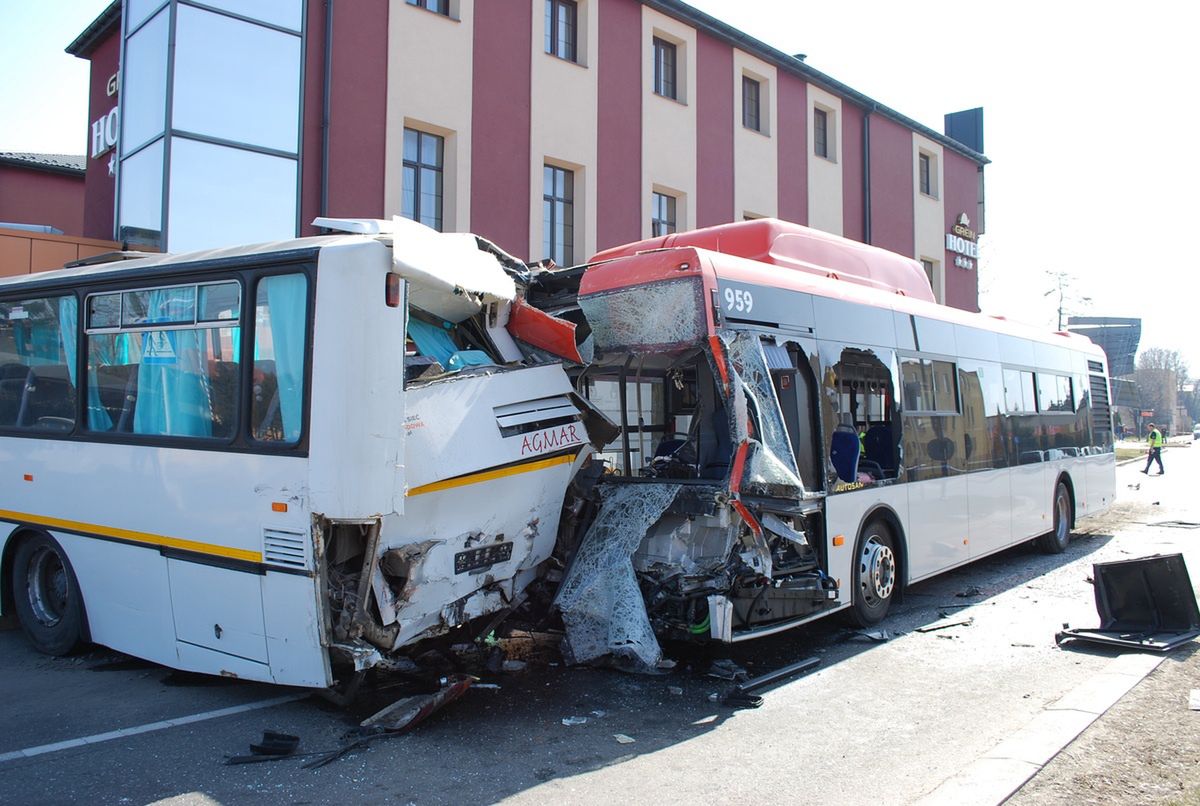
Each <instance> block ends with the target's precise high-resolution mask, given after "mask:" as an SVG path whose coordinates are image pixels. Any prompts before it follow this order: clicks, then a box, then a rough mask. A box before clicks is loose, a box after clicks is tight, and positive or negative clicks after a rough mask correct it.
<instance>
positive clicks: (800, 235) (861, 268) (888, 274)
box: [589, 218, 934, 302]
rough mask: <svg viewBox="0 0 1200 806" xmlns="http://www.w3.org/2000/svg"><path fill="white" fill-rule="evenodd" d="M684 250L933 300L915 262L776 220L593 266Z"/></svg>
mask: <svg viewBox="0 0 1200 806" xmlns="http://www.w3.org/2000/svg"><path fill="white" fill-rule="evenodd" d="M683 246H692V247H697V248H700V249H706V250H708V251H711V252H720V253H722V254H726V255H734V256H736V257H743V258H747V259H749V260H754V261H757V262H759V263H766V264H769V265H772V266H779V267H781V268H786V269H792V270H794V271H799V272H806V273H808V274H815V275H818V276H820V277H828V278H831V279H835V280H844V281H846V282H850V283H855V284H857V285H864V286H867V287H869V288H874V289H877V290H879V291H887V292H890V293H895V294H901V295H903V296H907V297H913V298H915V299H922V300H926V301H928V302H933V301H934V297H933V290H932V289H931V288H930V287H929V280H928V278H926V276H925V270H924V269H922V268H921V264H920V263H917V261H915V260H912V259H911V258H906V257H903V256H902V255H898V254H896V253H895V252H889V251H887V250H886V249H880V248H878V247H875V246H869V245H867V244H864V243H859V242H858V241H852V240H850V239H849V238H842V237H840V236H837V235H831V234H830V233H828V232H822V231H821V230H816V229H812V228H810V227H804V226H801V225H800V224H793V223H791V222H788V221H781V220H779V219H777V218H759V219H755V220H753V221H739V222H736V223H733V224H721V225H719V226H715V227H706V228H704V229H697V230H691V231H689V232H680V233H674V234H671V235H664V236H661V237H658V238H649V239H647V240H644V241H638V242H637V243H632V244H626V245H624V246H618V247H614V248H612V249H606V250H604V251H603V252H600V253H598V254H596V255H595V256H593V257H592V259H591V260H590V261H589V263H598V262H601V261H605V260H612V259H614V258H619V257H629V256H631V255H635V254H637V253H639V252H646V251H649V250H654V249H670V248H677V247H683Z"/></svg>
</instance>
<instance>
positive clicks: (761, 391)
mask: <svg viewBox="0 0 1200 806" xmlns="http://www.w3.org/2000/svg"><path fill="white" fill-rule="evenodd" d="M718 335H719V336H720V338H721V342H722V344H723V345H724V347H725V354H726V355H727V356H728V361H729V370H730V373H729V374H730V378H731V381H732V382H731V387H732V388H731V397H732V401H731V402H732V404H733V405H731V406H727V407H726V408H727V410H729V411H730V412H732V416H733V421H732V422H731V423H730V427H731V434H732V435H733V437H734V442H735V443H740V442H743V441H745V442H748V443H749V445H750V451H749V455H748V457H747V460H746V470H745V473H744V474H743V476H742V480H741V487H742V489H747V488H750V489H753V488H759V490H758V491H760V492H765V493H771V492H774V493H779V492H780V491H779V490H778V488H779V487H787V488H792V489H791V491H790V492H788V493H787V494H789V495H796V494H802V493H803V492H804V483H803V482H802V481H800V471H799V470H798V469H797V467H796V457H795V454H794V453H793V452H792V444H791V441H790V440H789V439H788V433H787V426H785V425H784V422H783V412H782V410H781V409H780V406H779V399H778V398H777V397H776V395H775V386H774V384H773V383H772V382H771V371H770V369H769V368H768V366H767V357H766V354H765V353H764V352H763V347H762V341H761V339H760V338H759V336H758V334H756V333H749V332H746V331H734V330H722V331H720V332H719V333H718ZM717 360H720V359H719V358H718V359H717ZM748 423H753V429H751V428H750V427H749V426H748Z"/></svg>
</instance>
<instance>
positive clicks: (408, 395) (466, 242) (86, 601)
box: [0, 220, 607, 687]
mask: <svg viewBox="0 0 1200 806" xmlns="http://www.w3.org/2000/svg"><path fill="white" fill-rule="evenodd" d="M319 223H324V224H325V225H327V226H330V227H334V228H336V227H339V226H340V227H343V228H346V229H352V230H357V232H356V233H354V234H338V235H331V236H323V237H318V238H307V239H300V240H295V241H290V242H286V243H275V244H269V245H262V246H252V247H237V248H228V249H219V250H214V251H209V252H201V253H195V254H186V255H154V256H140V257H138V258H137V259H130V260H118V261H115V262H111V261H110V262H106V263H96V264H94V265H78V266H75V267H71V268H66V269H63V270H59V271H52V272H47V273H43V274H35V275H29V276H24V277H19V278H9V279H6V280H4V281H0V468H3V473H4V481H3V483H2V484H0V564H2V567H0V571H2V573H0V606H2V608H3V611H4V612H6V613H7V612H12V611H15V612H16V614H17V616H18V618H19V621H20V623H21V625H22V627H23V629H24V630H25V632H26V633H27V634H28V636H29V638H30V639H31V640H32V642H33V644H34V645H35V646H36V647H37V648H38V649H40V650H42V651H44V652H48V653H54V654H61V653H66V652H68V651H70V650H71V649H72V647H74V646H75V645H77V644H78V643H79V642H81V641H92V642H95V643H99V644H102V645H105V646H109V647H112V648H114V649H117V650H120V651H122V652H126V653H128V654H131V655H134V656H137V657H140V658H145V659H148V660H151V661H155V662H157V663H161V664H164V665H166V666H170V667H175V668H179V669H185V670H191V671H198V672H205V673H210V674H220V675H228V676H234V677H238V678H245V679H250V680H260V681H271V682H276V683H283V684H290V685H297V686H311V687H326V686H331V685H333V684H334V683H335V681H338V682H342V683H346V682H348V681H350V680H353V679H354V677H355V673H356V672H361V671H362V670H364V669H366V668H368V667H370V666H372V665H376V664H380V663H386V662H387V660H388V658H389V656H390V655H391V653H393V651H394V650H399V649H403V648H405V647H408V646H411V645H412V644H413V643H414V642H416V641H419V640H421V639H423V638H427V637H431V636H436V635H439V634H443V633H445V632H447V631H449V630H450V629H452V628H454V627H457V626H459V625H462V624H465V623H467V622H469V621H470V620H471V619H473V618H476V617H479V616H483V615H486V614H491V613H495V612H497V611H501V610H504V609H506V608H510V607H512V606H514V605H515V604H517V603H518V602H519V600H520V597H521V596H522V594H523V591H524V589H525V587H526V586H527V585H528V584H529V583H530V581H532V580H533V579H534V578H535V577H536V576H537V575H538V573H539V569H540V566H541V564H542V563H543V561H544V560H546V559H547V558H548V557H549V556H550V554H551V551H552V548H553V546H554V542H555V539H556V532H557V528H558V521H559V514H560V508H561V506H562V502H563V497H564V492H565V489H566V487H567V484H568V482H569V480H570V478H571V476H572V473H573V472H574V468H575V466H576V465H577V464H578V463H579V462H580V461H582V459H581V456H582V455H583V454H584V453H586V452H587V451H588V448H587V443H588V441H589V437H588V428H589V427H597V428H600V433H603V428H602V420H597V419H595V418H592V419H590V420H589V418H588V416H587V406H586V404H585V403H583V401H581V400H579V398H577V397H576V396H575V395H574V393H573V390H572V387H571V384H570V381H569V379H568V376H567V374H566V372H565V371H564V369H563V366H562V364H561V363H559V361H558V360H557V359H556V358H553V357H551V356H550V355H549V353H547V349H553V347H554V345H555V343H558V344H562V343H566V344H567V345H568V347H571V346H573V345H572V344H571V327H570V326H569V325H567V324H566V323H563V322H559V321H557V320H554V319H553V318H551V317H549V316H545V315H542V314H540V313H539V314H537V315H536V316H534V317H532V318H533V319H535V320H537V321H535V322H534V325H533V326H532V327H527V328H526V332H525V334H524V335H526V336H527V337H528V339H529V340H530V343H524V342H521V341H519V340H515V339H514V338H513V334H514V333H515V334H516V335H517V336H521V335H522V333H521V332H519V328H515V327H506V324H508V320H509V315H510V313H513V312H514V311H515V309H516V307H517V306H519V305H520V303H519V302H517V301H516V296H517V287H516V286H515V284H514V279H513V277H514V276H515V277H518V278H520V277H521V276H522V271H523V270H524V268H525V267H524V266H523V264H519V263H517V262H515V261H514V260H513V259H512V258H509V257H508V256H506V255H504V254H503V253H501V252H499V250H497V249H496V248H495V247H493V246H492V245H490V244H488V243H487V242H485V241H482V240H480V239H476V238H475V237H474V236H470V235H440V234H436V233H433V232H432V231H430V230H426V229H424V228H423V227H420V226H419V225H415V224H411V222H405V221H402V220H401V221H396V222H336V221H323V222H319ZM522 310H525V309H522ZM526 318H529V317H526ZM547 336H553V337H556V338H557V342H556V340H555V338H548V337H547ZM539 342H542V343H541V344H539ZM566 352H568V353H569V352H570V350H569V349H567V350H566ZM576 357H577V356H576ZM606 440H607V437H605V438H604V439H603V440H602V441H606Z"/></svg>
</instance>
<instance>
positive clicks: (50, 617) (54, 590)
mask: <svg viewBox="0 0 1200 806" xmlns="http://www.w3.org/2000/svg"><path fill="white" fill-rule="evenodd" d="M26 579H27V582H28V587H27V591H28V595H29V607H30V609H31V610H32V611H33V615H34V617H35V618H36V619H37V620H38V621H39V622H41V623H42V624H43V625H44V626H46V627H53V626H54V625H55V624H58V622H59V621H60V620H61V619H62V615H63V613H64V612H66V608H67V596H68V594H67V590H68V587H67V570H66V568H64V567H63V563H62V558H61V557H59V556H58V553H57V552H54V551H51V550H50V549H46V548H43V549H39V550H38V551H37V553H35V554H34V555H33V557H32V558H30V561H29V575H28V577H27V578H26Z"/></svg>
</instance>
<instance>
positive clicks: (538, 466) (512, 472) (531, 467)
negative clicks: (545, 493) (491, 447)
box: [408, 453, 577, 496]
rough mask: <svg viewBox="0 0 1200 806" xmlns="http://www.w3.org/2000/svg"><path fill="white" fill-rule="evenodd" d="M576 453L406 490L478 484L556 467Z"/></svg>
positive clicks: (422, 491)
mask: <svg viewBox="0 0 1200 806" xmlns="http://www.w3.org/2000/svg"><path fill="white" fill-rule="evenodd" d="M576 455H577V454H574V453H568V454H564V455H562V456H552V457H551V458H549V459H539V460H538V461H535V462H526V463H525V464H523V465H509V466H508V467H501V468H497V469H496V470H485V471H483V472H482V473H469V474H467V475H466V476H456V477H455V478H452V479H446V480H445V481H435V482H433V483H432V484H422V485H421V486H420V487H413V488H412V489H411V490H409V491H408V495H410V496H413V495H424V494H425V493H435V492H437V491H438V490H450V489H453V488H455V487H466V486H467V485H468V484H478V483H479V482H482V481H491V480H492V479H500V478H504V477H505V476H516V475H517V474H519V473H531V472H533V471H535V470H544V469H545V468H547V467H556V466H557V465H567V464H570V463H571V462H574V461H575V457H576Z"/></svg>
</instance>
